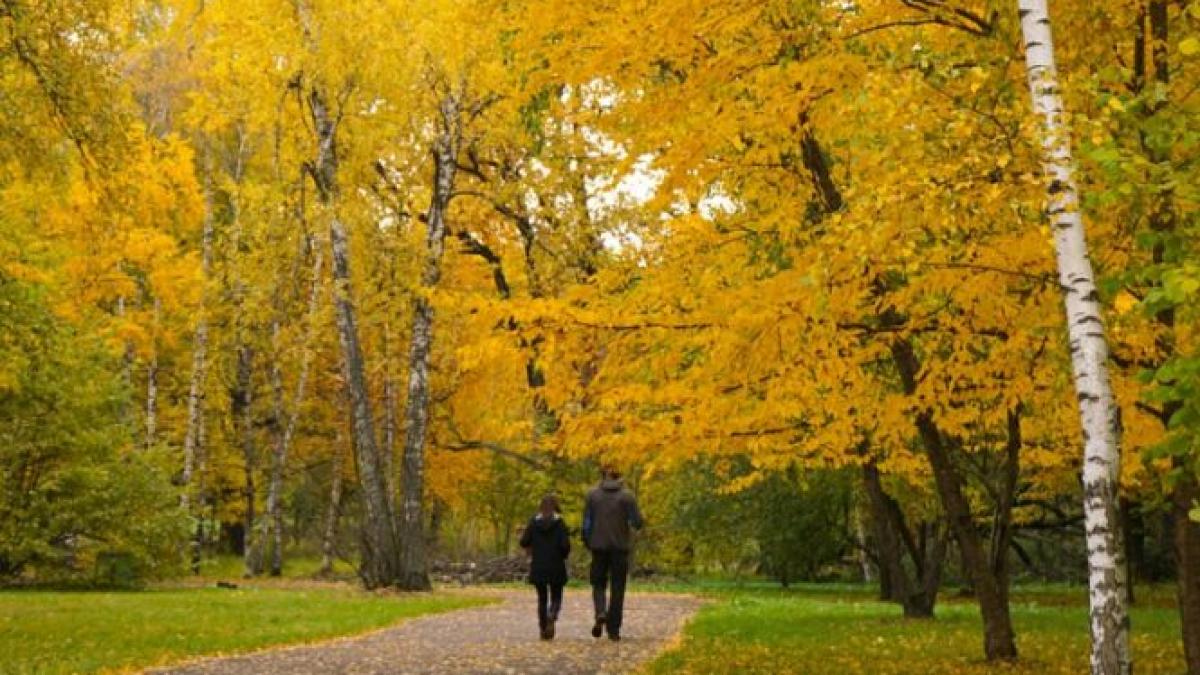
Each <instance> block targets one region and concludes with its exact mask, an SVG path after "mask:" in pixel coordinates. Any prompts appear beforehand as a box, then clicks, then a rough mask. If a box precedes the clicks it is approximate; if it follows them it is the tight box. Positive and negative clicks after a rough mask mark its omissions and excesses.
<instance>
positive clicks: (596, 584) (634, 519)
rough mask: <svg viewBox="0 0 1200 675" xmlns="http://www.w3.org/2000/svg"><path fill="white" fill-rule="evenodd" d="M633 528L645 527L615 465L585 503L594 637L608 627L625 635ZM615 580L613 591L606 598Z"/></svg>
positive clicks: (616, 637)
mask: <svg viewBox="0 0 1200 675" xmlns="http://www.w3.org/2000/svg"><path fill="white" fill-rule="evenodd" d="M630 528H633V529H637V530H640V529H641V528H642V514H641V513H640V512H639V511H638V505H637V500H636V499H634V497H633V493H631V492H630V491H629V490H627V489H625V486H624V485H623V484H622V482H621V473H620V472H619V471H617V470H616V469H614V468H612V467H606V468H605V469H604V471H603V472H602V478H601V480H600V484H599V485H597V486H596V487H594V488H592V489H591V490H589V491H588V494H587V500H586V501H585V503H584V507H583V543H584V545H585V546H587V548H588V550H590V551H591V552H592V573H591V582H592V600H593V602H594V603H595V606H596V623H595V625H594V626H592V637H594V638H598V637H600V634H601V633H602V632H604V630H605V629H606V628H607V630H608V639H610V640H613V641H617V640H620V639H621V612H622V609H623V608H624V604H625V579H626V577H627V576H628V575H629V548H630V544H631V540H632V534H631V533H630ZM610 580H611V583H612V593H611V594H610V595H609V597H608V598H607V601H606V598H605V590H606V587H607V586H608V584H609V582H610Z"/></svg>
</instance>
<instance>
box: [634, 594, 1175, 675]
mask: <svg viewBox="0 0 1200 675" xmlns="http://www.w3.org/2000/svg"><path fill="white" fill-rule="evenodd" d="M643 588H645V589H646V590H649V588H647V587H643ZM661 590H677V589H675V588H669V587H667V588H663V589H661ZM678 590H682V589H678ZM696 590H697V592H699V593H701V594H704V595H708V596H710V597H712V598H713V599H714V602H713V603H712V604H710V605H708V606H706V607H705V608H704V609H702V610H701V611H700V613H699V614H698V615H697V616H696V617H695V619H694V620H693V621H692V622H691V624H690V625H689V626H688V627H687V629H686V630H685V633H684V638H683V641H682V643H681V644H680V645H678V646H677V647H676V648H675V649H673V650H671V651H669V652H667V653H666V654H664V655H663V656H661V657H659V658H658V659H657V660H656V661H655V662H653V663H652V664H651V665H650V667H649V668H648V669H647V670H648V672H650V673H655V674H664V675H665V674H666V673H675V672H684V673H805V674H810V673H812V674H819V673H830V674H832V673H838V674H842V673H871V674H872V675H884V674H889V673H997V672H999V673H1039V674H1040V673H1086V672H1087V670H1088V628H1087V609H1086V602H1087V601H1086V596H1085V595H1084V591H1083V590H1082V589H1079V588H1072V589H1068V588H1064V587H1033V588H1020V589H1017V590H1016V591H1015V593H1014V597H1013V607H1012V609H1013V621H1014V623H1015V624H1016V631H1017V649H1018V651H1019V652H1020V654H1021V660H1020V661H1019V662H1018V663H1017V664H1013V665H1001V666H989V665H987V664H985V663H984V662H983V661H982V654H983V637H982V635H983V634H982V629H981V622H980V619H979V610H978V609H977V608H976V606H975V605H974V604H973V603H972V602H971V601H970V600H964V599H957V598H951V599H948V600H939V602H938V607H937V618H936V619H935V620H933V621H913V620H905V619H904V618H903V617H902V616H901V614H900V608H899V607H897V606H894V605H891V604H886V603H880V602H877V601H876V600H875V599H874V591H873V589H866V588H864V587H858V588H855V587H852V586H804V587H799V588H793V589H792V590H787V591H785V590H782V589H779V588H777V587H776V588H770V587H767V586H765V585H759V584H753V585H746V586H743V587H741V588H730V587H728V586H727V585H726V584H713V585H707V586H706V585H700V586H699V587H698V588H697V589H696ZM1139 590H1141V589H1139ZM1170 593H1171V590H1170V589H1165V588H1161V589H1147V590H1145V591H1142V593H1141V595H1140V597H1139V599H1138V606H1137V607H1136V608H1135V609H1134V611H1133V651H1134V659H1135V666H1136V669H1137V671H1138V672H1139V673H1181V672H1183V668H1184V666H1183V648H1182V642H1181V639H1180V637H1179V618H1178V614H1177V613H1176V611H1175V609H1174V606H1173V602H1172V599H1171V594H1170Z"/></svg>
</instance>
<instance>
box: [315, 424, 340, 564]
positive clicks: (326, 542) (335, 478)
mask: <svg viewBox="0 0 1200 675" xmlns="http://www.w3.org/2000/svg"><path fill="white" fill-rule="evenodd" d="M341 511H342V439H341V438H340V437H339V438H338V439H337V443H336V447H335V449H334V453H333V470H332V471H331V472H330V480H329V506H328V508H327V509H326V510H325V527H324V529H323V531H322V534H321V569H319V570H317V576H322V577H324V576H329V575H330V574H331V573H332V572H333V559H334V557H335V556H336V555H337V523H338V517H339V516H340V515H341Z"/></svg>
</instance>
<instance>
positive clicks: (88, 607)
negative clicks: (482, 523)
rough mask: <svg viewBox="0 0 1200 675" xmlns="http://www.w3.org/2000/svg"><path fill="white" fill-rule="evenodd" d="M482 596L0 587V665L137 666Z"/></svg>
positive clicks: (298, 637) (339, 630)
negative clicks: (10, 589)
mask: <svg viewBox="0 0 1200 675" xmlns="http://www.w3.org/2000/svg"><path fill="white" fill-rule="evenodd" d="M485 602H486V601H483V600H479V599H475V598H469V597H464V596H445V595H414V596H403V597H398V596H395V595H387V596H382V595H371V594H367V593H363V592H357V591H351V590H346V589H343V588H328V587H325V588H308V589H301V590H296V589H266V588H259V589H238V590H225V589H173V590H158V591H145V592H133V593H128V592H125V593H110V592H106V593H95V592H71V593H60V592H43V591H16V592H0V625H3V626H5V630H3V631H0V653H3V654H4V660H5V662H4V664H3V666H0V670H3V672H18V673H26V672H36V673H45V674H47V675H51V674H56V673H91V672H96V671H101V670H109V669H141V668H145V667H149V666H155V665H162V664H166V663H171V662H177V661H180V660H182V659H185V658H189V657H194V656H200V655H203V654H215V653H223V654H228V653H235V652H244V651H250V650H253V649H258V648H261V647H266V646H269V645H278V644H284V643H289V642H302V641H309V640H318V639H322V638H329V637H334V636H338V635H347V634H351V633H356V632H361V631H365V630H370V629H372V628H379V627H382V626H386V625H388V624H390V623H393V622H395V621H397V620H400V619H403V618H408V617H413V616H419V615H422V614H429V613H432V612H441V611H447V610H451V609H459V608H462V607H471V606H475V605H479V604H484V603H485ZM113 617H120V621H113ZM10 669H11V670H10Z"/></svg>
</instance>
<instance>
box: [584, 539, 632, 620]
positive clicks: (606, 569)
mask: <svg viewBox="0 0 1200 675" xmlns="http://www.w3.org/2000/svg"><path fill="white" fill-rule="evenodd" d="M628 576H629V551H620V550H616V549H612V550H593V551H592V574H591V582H592V602H593V603H594V604H595V606H596V616H599V615H601V614H604V615H605V616H606V619H605V625H606V626H607V628H608V634H609V635H620V633H621V613H622V611H623V610H624V608H625V580H626V578H627V577H628ZM610 580H611V582H612V592H611V593H610V594H609V595H608V599H607V602H606V601H605V597H604V596H605V588H606V586H608V584H609V581H610Z"/></svg>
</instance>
